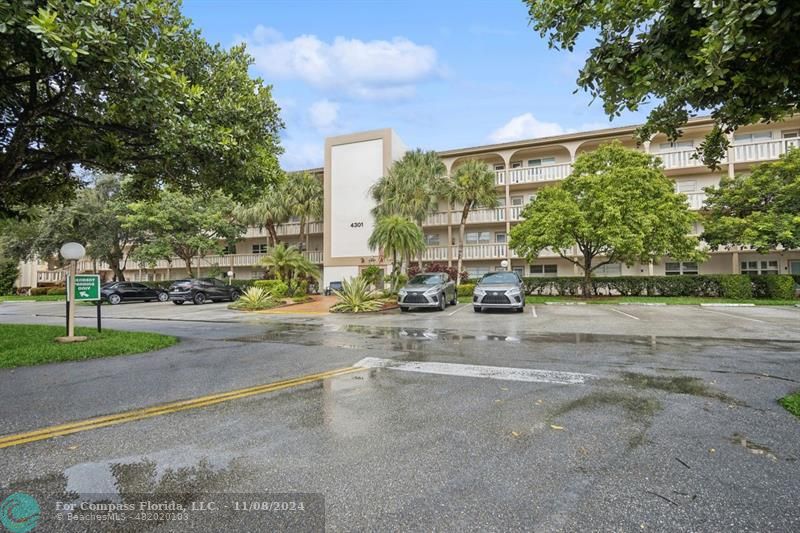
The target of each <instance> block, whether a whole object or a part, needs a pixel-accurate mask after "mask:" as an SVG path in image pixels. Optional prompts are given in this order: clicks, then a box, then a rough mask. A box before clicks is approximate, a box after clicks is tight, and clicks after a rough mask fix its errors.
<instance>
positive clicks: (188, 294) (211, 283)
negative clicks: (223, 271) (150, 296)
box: [169, 278, 241, 305]
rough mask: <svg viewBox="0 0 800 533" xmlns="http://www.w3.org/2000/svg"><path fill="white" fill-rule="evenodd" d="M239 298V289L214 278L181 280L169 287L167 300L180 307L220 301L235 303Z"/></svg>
mask: <svg viewBox="0 0 800 533" xmlns="http://www.w3.org/2000/svg"><path fill="white" fill-rule="evenodd" d="M239 296H241V293H240V292H239V289H237V288H236V287H231V286H230V285H228V284H226V283H225V282H224V281H220V280H218V279H214V278H201V279H181V280H178V281H175V282H173V283H172V285H170V287H169V299H170V300H172V303H174V304H175V305H181V304H182V303H183V302H194V303H195V304H197V305H201V304H204V303H206V302H218V301H222V300H230V301H232V302H235V301H236V300H238V299H239Z"/></svg>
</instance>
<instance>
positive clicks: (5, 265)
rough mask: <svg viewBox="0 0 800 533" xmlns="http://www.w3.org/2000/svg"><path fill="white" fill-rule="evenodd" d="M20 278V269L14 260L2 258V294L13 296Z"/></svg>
mask: <svg viewBox="0 0 800 533" xmlns="http://www.w3.org/2000/svg"><path fill="white" fill-rule="evenodd" d="M17 276H19V267H18V264H17V262H16V261H14V260H13V259H3V258H0V294H11V293H12V292H13V290H14V282H15V281H17Z"/></svg>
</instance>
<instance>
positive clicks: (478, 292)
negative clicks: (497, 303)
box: [472, 287, 486, 296]
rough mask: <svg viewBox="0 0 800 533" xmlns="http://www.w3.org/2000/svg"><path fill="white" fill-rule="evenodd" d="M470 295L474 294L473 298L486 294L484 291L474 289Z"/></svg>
mask: <svg viewBox="0 0 800 533" xmlns="http://www.w3.org/2000/svg"><path fill="white" fill-rule="evenodd" d="M472 294H474V295H475V296H483V295H484V294H486V291H485V290H483V289H479V288H478V287H475V289H474V290H473V291H472Z"/></svg>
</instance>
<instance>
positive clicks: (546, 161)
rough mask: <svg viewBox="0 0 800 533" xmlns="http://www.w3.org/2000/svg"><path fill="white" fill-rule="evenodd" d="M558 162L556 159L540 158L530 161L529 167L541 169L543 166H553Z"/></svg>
mask: <svg viewBox="0 0 800 533" xmlns="http://www.w3.org/2000/svg"><path fill="white" fill-rule="evenodd" d="M555 162H556V158H555V157H540V158H538V159H528V166H529V167H540V166H542V165H552V164H554V163H555Z"/></svg>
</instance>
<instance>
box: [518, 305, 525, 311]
mask: <svg viewBox="0 0 800 533" xmlns="http://www.w3.org/2000/svg"><path fill="white" fill-rule="evenodd" d="M523 311H525V306H524V305H523V306H522V307H517V313H522V312H523Z"/></svg>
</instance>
